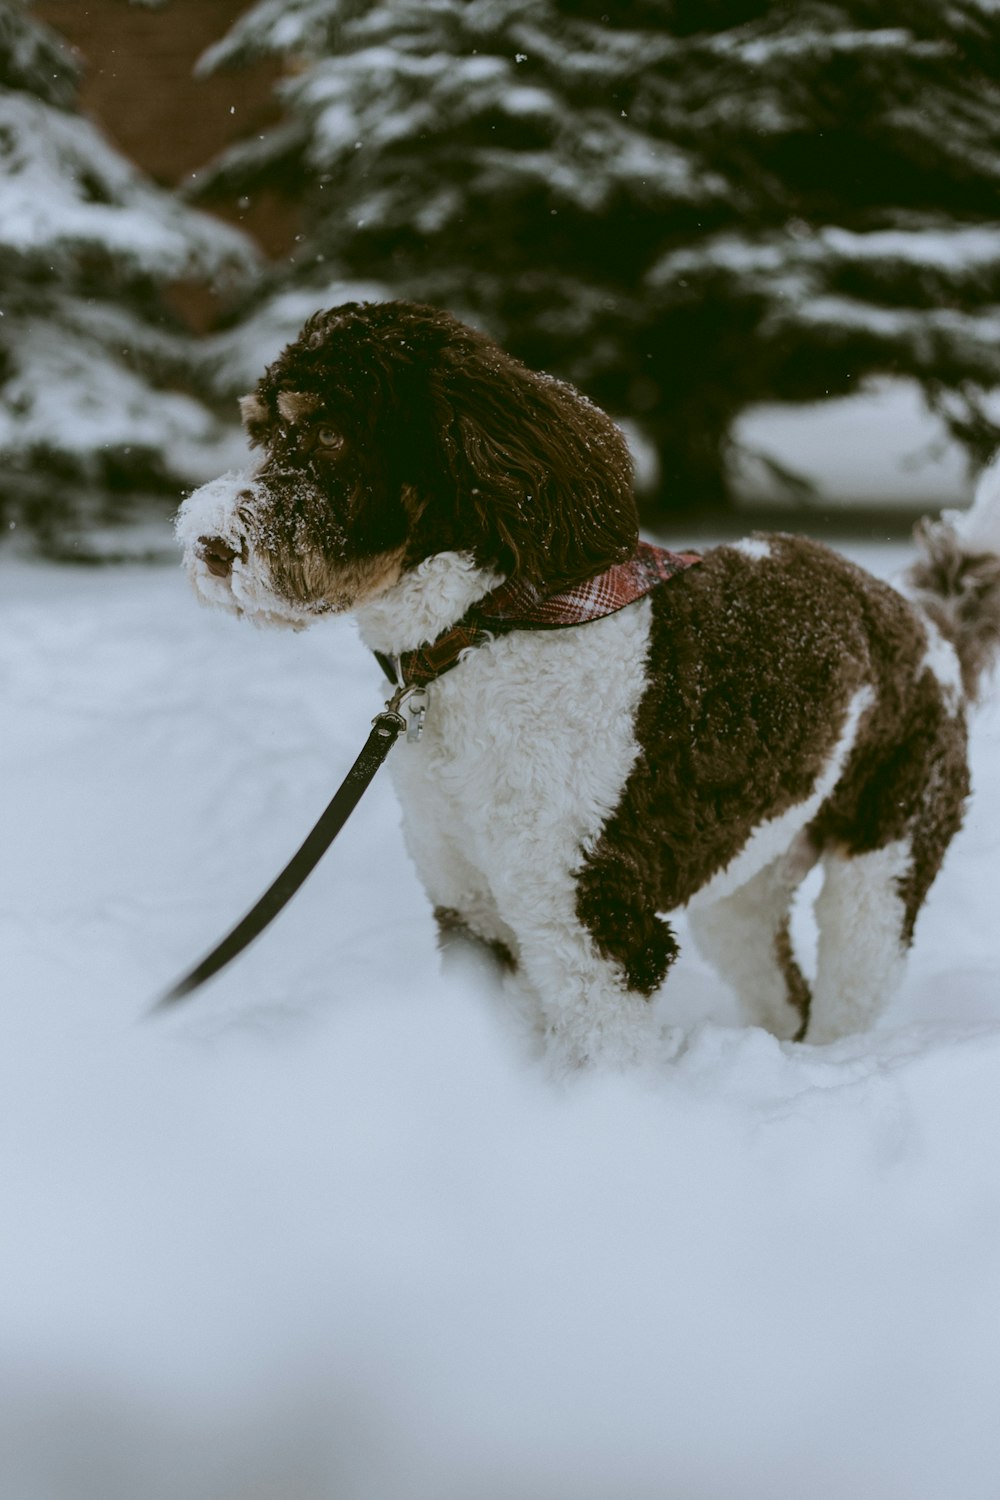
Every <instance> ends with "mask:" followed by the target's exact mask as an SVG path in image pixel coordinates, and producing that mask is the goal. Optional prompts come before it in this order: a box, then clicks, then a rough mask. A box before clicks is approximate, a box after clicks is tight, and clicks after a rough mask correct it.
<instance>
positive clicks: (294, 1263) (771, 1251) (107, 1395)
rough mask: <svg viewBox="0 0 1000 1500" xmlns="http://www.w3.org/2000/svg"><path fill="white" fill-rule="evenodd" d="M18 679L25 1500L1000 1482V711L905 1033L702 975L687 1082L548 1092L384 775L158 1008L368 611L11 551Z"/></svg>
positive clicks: (321, 800) (3, 1298)
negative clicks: (790, 1036)
mask: <svg viewBox="0 0 1000 1500" xmlns="http://www.w3.org/2000/svg"><path fill="white" fill-rule="evenodd" d="M688 540H690V539H689V538H682V539H678V538H674V539H673V544H674V545H677V544H678V543H679V542H680V541H683V542H687V541H688ZM855 551H856V552H857V553H858V555H860V556H862V558H863V559H864V560H867V561H869V562H874V563H875V565H876V566H877V567H878V568H880V569H881V570H885V569H886V568H888V567H889V566H891V565H898V563H899V562H900V560H901V558H902V556H903V554H902V552H901V551H896V552H893V551H891V550H890V549H886V550H885V551H882V552H873V551H872V550H870V549H868V550H865V549H861V550H860V551H859V549H855ZM0 695H2V701H3V704H4V710H3V728H2V735H0V829H2V839H0V851H2V852H0V944H2V954H0V974H2V984H3V996H2V1002H3V1003H2V1007H0V1017H2V1022H0V1024H2V1032H3V1036H2V1046H0V1074H2V1078H0V1454H2V1457H0V1494H2V1495H3V1496H4V1497H5V1500H7V1497H10V1500H36V1497H37V1500H42V1497H44V1500H69V1497H72V1500H78V1497H79V1500H83V1497H87V1500H89V1497H92V1496H93V1497H100V1500H160V1497H164V1500H165V1497H168V1496H169V1497H171V1500H173V1497H177V1496H183V1497H184V1500H203V1497H204V1500H209V1497H210V1500H237V1497H238V1500H264V1497H267V1500H273V1497H277V1496H280V1497H281V1500H320V1497H322V1500H404V1497H405V1500H425V1497H426V1500H447V1497H451V1496H454V1497H456V1500H457V1497H461V1500H501V1497H502V1500H515V1497H516V1500H591V1497H593V1500H604V1497H612V1496H614V1497H619V1496H625V1497H628V1500H646V1497H649V1500H674V1497H678V1500H758V1497H759V1500H773V1497H776V1496H779V1497H783V1496H796V1497H798V1496H809V1497H810V1500H846V1497H852V1500H853V1497H858V1496H861V1497H864V1500H952V1497H953V1496H956V1495H961V1496H962V1497H963V1500H995V1497H996V1496H997V1495H998V1493H1000V1409H998V1408H1000V1170H998V1165H997V1143H998V1141H1000V1087H998V1085H1000V985H998V979H997V975H998V970H1000V922H998V920H997V910H996V905H997V883H998V875H1000V763H998V755H997V750H998V744H1000V708H998V707H997V706H996V705H991V706H989V707H987V708H986V709H985V710H984V711H983V712H982V713H981V714H980V716H979V718H978V719H977V721H976V728H975V740H974V774H975V782H976V787H977V791H976V797H975V801H974V803H973V805H972V808H971V811H970V815H969V818H968V822H967V827H966V828H965V830H964V831H963V833H962V834H961V836H960V838H959V839H958V841H957V842H956V844H955V845H954V846H953V848H952V850H951V853H950V855H949V858H948V861H947V864H946V867H945V870H944V872H943V874H942V876H941V877H940V879H939V881H938V883H937V885H936V887H935V889H934V891H933V892H932V895H931V900H930V904H929V906H928V908H927V910H926V912H925V914H924V918H923V922H922V925H921V927H920V928H919V930H918V939H917V943H916V947H915V950H914V952H913V955H912V959H911V963H910V967H909V973H908V978H907V980H906V984H905V987H904V989H903V991H902V993H901V995H900V996H899V997H898V999H897V1000H896V1002H895V1003H894V1005H893V1006H892V1008H891V1010H890V1011H889V1013H888V1014H887V1016H886V1017H885V1019H884V1021H883V1023H882V1025H881V1026H880V1028H879V1030H878V1031H877V1032H876V1033H875V1034H873V1035H870V1036H866V1037H860V1038H857V1039H853V1040H851V1041H848V1042H844V1043H841V1044H838V1045H837V1046H835V1047H826V1048H810V1047H797V1046H794V1045H791V1044H787V1045H782V1044H779V1043H778V1042H776V1041H774V1040H773V1039H771V1038H770V1037H768V1036H767V1035H765V1034H763V1033H761V1032H759V1031H754V1030H748V1029H744V1028H741V1027H740V1026H739V1025H738V1023H737V1021H736V1017H735V1012H734V1009H733V1007H732V1004H731V1002H730V1000H729V997H728V996H727V994H726V993H725V991H724V990H723V989H722V987H721V985H720V984H719V983H718V982H717V981H716V980H715V979H714V978H713V977H712V976H711V975H710V974H709V972H708V970H707V969H706V968H705V967H704V966H703V965H702V964H701V963H700V961H699V960H698V959H697V957H696V956H695V955H693V953H692V952H691V951H690V949H686V950H685V953H684V955H683V958H682V960H681V962H680V964H679V966H678V968H677V970H676V971H675V973H674V975H673V976H672V978H671V980H670V981H669V983H668V986H667V989H666V991H665V994H664V997H663V1000H662V1012H663V1015H664V1017H665V1018H669V1019H673V1020H676V1021H677V1022H678V1023H683V1031H682V1032H679V1033H678V1034H677V1036H676V1038H675V1048H674V1055H673V1056H671V1055H670V1050H671V1049H669V1048H668V1049H666V1051H665V1055H664V1060H663V1063H662V1065H661V1066H659V1067H657V1068H655V1069H650V1070H649V1071H648V1072H646V1073H644V1074H642V1075H641V1076H636V1077H629V1078H618V1077H584V1078H580V1079H578V1080H575V1081H573V1082H571V1083H569V1084H562V1085H556V1084H554V1083H552V1082H551V1081H550V1080H548V1079H547V1078H546V1077H545V1076H544V1074H543V1073H542V1072H541V1071H540V1070H539V1068H538V1067H537V1066H536V1065H534V1064H532V1063H530V1062H529V1061H527V1060H526V1059H525V1057H524V1056H523V1055H522V1053H521V1051H520V1049H519V1046H518V1042H517V1038H516V1035H515V1034H514V1033H513V1032H512V1030H511V1028H510V1026H509V1025H508V1023H507V1021H506V1018H505V1017H504V1016H503V1015H502V1013H500V1012H499V1011H498V1008H497V1005H496V1002H495V1001H494V1000H492V999H491V998H489V997H488V996H486V995H485V994H483V993H482V992H481V991H480V990H479V988H478V987H477V984H476V982H475V979H474V977H473V976H470V975H466V976H464V977H462V976H458V977H450V978H448V979H447V980H446V979H443V978H442V977H441V976H440V975H439V972H438V966H437V959H436V955H435V952H434V942H433V934H432V929H431V922H430V917H429V913H428V910H427V908H426V905H425V902H424V899H423V896H422V893H421V892H420V890H419V888H418V886H417V884H416V880H415V877H414V875H413V873H412V872H411V870H410V867H409V865H408V863H407V861H406V858H405V855H404V853H403V850H402V846H401V841H400V837H399V832H398V819H397V813H396V809H395V806H394V803H393V798H392V793H391V788H390V786H389V783H388V780H387V779H385V780H383V781H380V782H376V784H375V786H374V787H373V789H372V790H371V792H370V793H369V794H368V796H367V797H366V799H365V801H364V802H363V803H362V805H361V808H360V809H359V811H358V812H357V814H356V815H355V817H354V819H353V820H352V822H351V823H350V825H349V826H348V828H347V830H346V831H345V833H344V834H343V835H342V837H341V839H340V840H339V841H338V843H337V845H336V847H335V849H334V850H333V851H332V852H331V854H330V855H328V856H327V858H326V860H325V861H324V862H323V864H322V865H321V867H320V868H319V870H318V871H317V872H316V874H315V875H314V876H313V877H312V879H311V881H310V882H309V884H308V885H307V886H306V888H305V889H304V890H303V892H302V893H301V894H300V896H299V897H297V898H296V900H295V902H294V903H293V904H292V906H291V907H290V908H289V909H288V910H287V911H286V912H285V913H284V915H283V916H282V917H281V918H280V919H279V922H278V924H277V925H276V926H275V927H274V928H272V929H271V931H270V932H269V933H268V934H267V935H266V936H265V937H264V938H263V939H262V940H261V941H260V942H259V943H258V944H257V945H256V946H255V947H254V948H253V949H251V950H250V952H249V953H248V954H247V955H245V956H244V957H243V958H242V959H241V960H240V961H239V962H238V963H237V964H236V965H235V966H234V967H233V968H232V969H231V970H230V971H229V972H228V973H227V974H226V975H225V976H223V977H222V978H221V979H220V980H219V981H217V982H216V983H215V984H214V985H213V987H212V988H211V989H210V990H207V991H205V992H204V993H203V994H202V995H200V996H198V997H196V998H194V999H193V1000H191V1001H190V1002H189V1003H188V1004H187V1005H186V1006H185V1007H183V1008H181V1009H179V1010H178V1011H177V1012H176V1013H174V1014H172V1015H171V1016H170V1017H168V1018H166V1019H161V1020H157V1021H144V1020H143V1016H144V1013H145V1009H146V1007H147V1005H148V1003H149V1001H150V1000H151V999H152V997H153V996H154V994H155V993H156V992H157V991H158V989H159V988H160V987H161V986H162V985H163V984H165V983H166V982H167V981H169V980H171V979H173V978H175V977H176V976H177V974H178V973H179V972H180V971H181V970H182V969H183V968H185V967H186V966H187V965H188V964H189V963H190V962H191V961H193V960H194V959H196V958H198V957H200V956H201V954H202V953H203V951H204V950H205V948H206V947H207V946H208V945H209V944H210V943H212V942H213V941H214V940H215V938H216V937H217V936H219V935H220V934H221V932H222V931H223V930H224V929H225V928H226V927H227V926H228V925H229V924H230V923H231V922H232V921H233V920H234V919H235V918H236V917H238V916H240V915H241V914H242V913H243V911H244V910H245V908H246V907H247V906H248V905H249V904H250V902H251V901H253V900H254V899H255V898H256V896H257V895H258V894H259V893H260V891H261V890H262V889H263V887H264V886H265V885H266V884H267V882H268V881H269V880H270V879H271V877H272V876H273V875H274V874H275V872H276V871H277V869H278V867H279V866H280V864H281V862H282V861H283V859H284V858H285V857H287V855H288V854H289V853H290V852H291V850H292V849H293V848H294V847H295V846H296V845H297V843H298V841H299V840H300V838H301V837H302V835H303V834H304V833H305V831H306V830H307V828H308V827H309V826H310V825H311V822H312V820H313V819H314V818H315V816H316V815H317V814H318V812H319V811H320V809H321V808H322V806H323V805H324V804H325V802H326V800H327V798H328V796H329V794H330V791H331V789H332V787H333V786H334V785H335V783H336V782H337V781H338V780H339V778H340V776H341V775H342V774H343V771H344V770H345V769H346V767H347V765H348V764H349V763H350V760H351V758H352V757H353V755H354V754H355V753H356V750H357V749H358V747H359V745H360V743H361V741H362V739H363V738H364V735H365V733H366V732H367V727H368V722H369V719H370V717H371V715H372V713H373V712H375V711H376V709H377V708H378V707H379V706H380V703H381V698H382V691H381V685H380V679H379V674H378V673H377V671H376V669H375V668H374V667H373V666H372V664H371V663H370V662H369V660H368V658H367V657H366V654H365V653H364V651H363V650H362V648H361V646H360V645H359V643H358V642H357V639H356V637H355V635H354V632H353V627H352V626H351V624H350V623H349V622H345V621H333V622H325V623H324V624H322V625H321V626H317V627H316V628H315V629H314V630H313V631H312V632H311V633H309V634H307V635H290V634H269V633H265V632H258V631H255V630H253V629H251V628H250V627H248V626H244V625H241V624H240V623H239V622H237V621H233V620H230V619H228V618H225V617H223V616H221V615H214V614H212V613H210V612H208V611H202V610H199V609H198V607H197V606H196V604H195V602H194V600H193V598H192V597H191V596H190V595H189V593H188V591H187V588H186V585H185V584H184V582H183V579H182V577H181V575H180V573H179V571H177V570H175V569H172V568H153V569H146V570H140V569H135V570H127V571H125V570H123V571H118V572H114V571H109V572H78V571H72V570H57V569H55V568H52V567H48V566H43V565H31V564H28V563H25V562H17V561H14V560H10V559H8V560H6V561H4V562H3V563H0ZM800 936H801V938H802V940H803V942H804V943H806V944H807V943H808V924H807V917H806V914H803V915H802V918H801V921H800Z"/></svg>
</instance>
